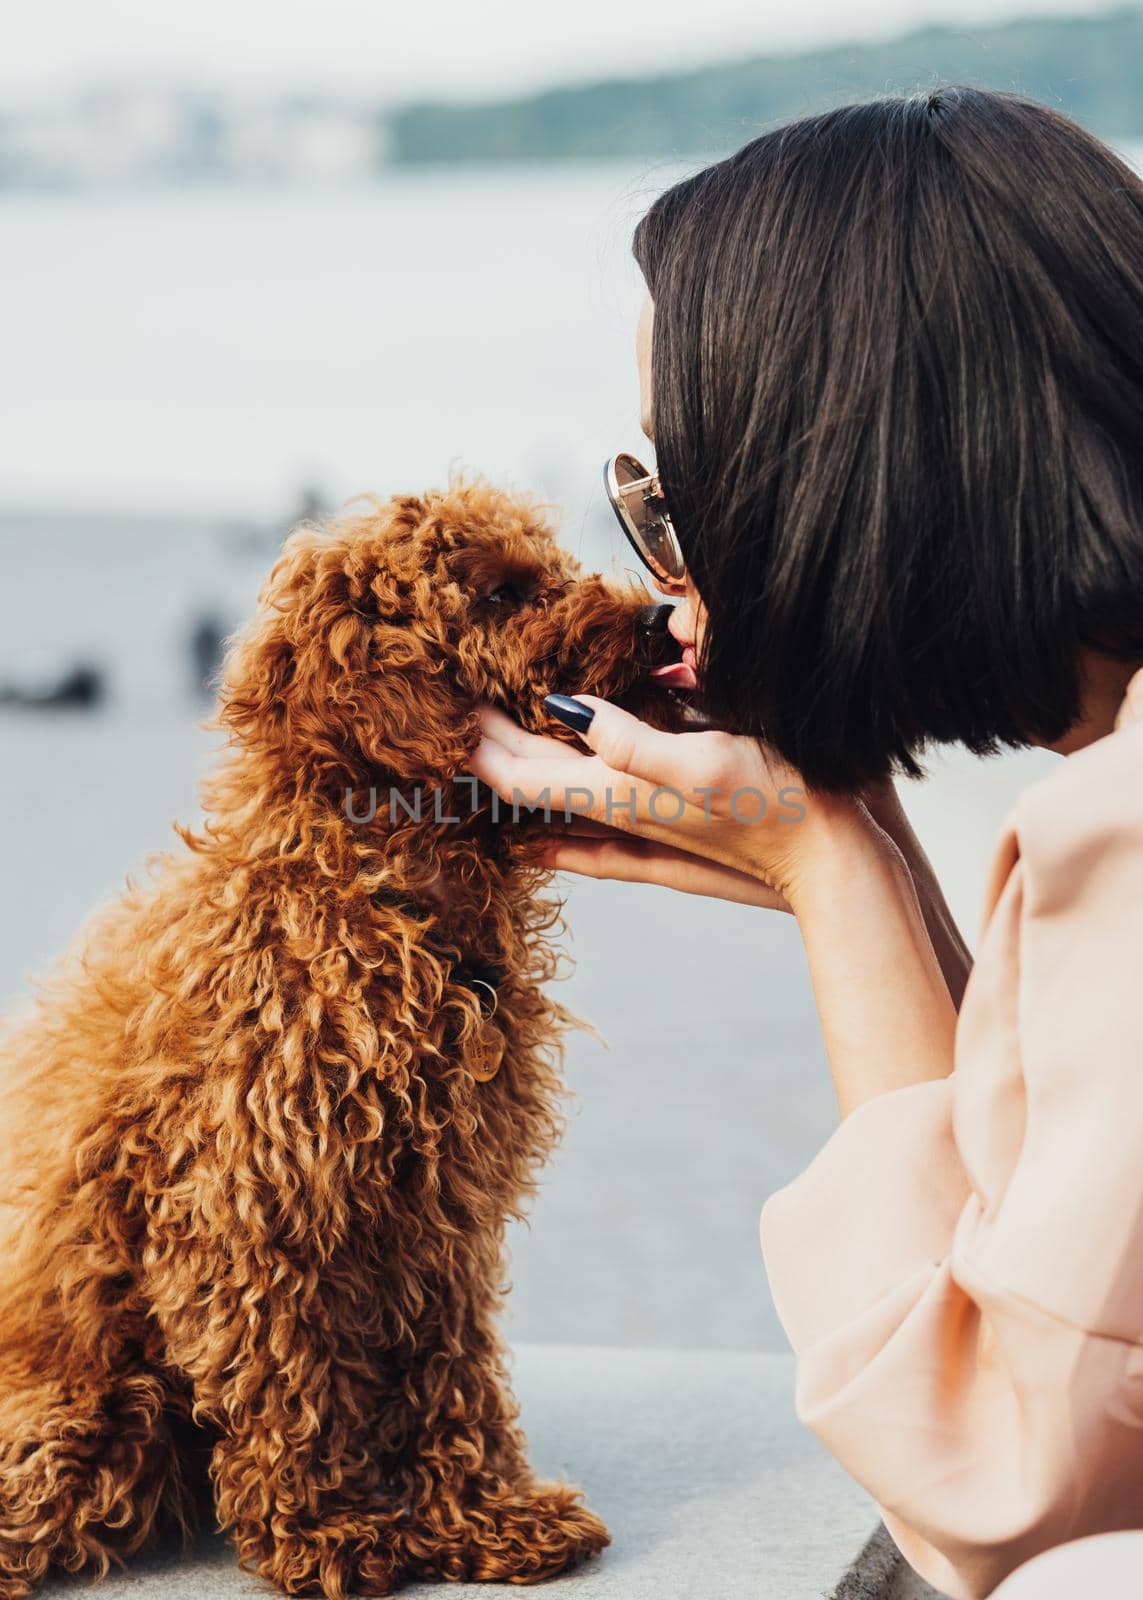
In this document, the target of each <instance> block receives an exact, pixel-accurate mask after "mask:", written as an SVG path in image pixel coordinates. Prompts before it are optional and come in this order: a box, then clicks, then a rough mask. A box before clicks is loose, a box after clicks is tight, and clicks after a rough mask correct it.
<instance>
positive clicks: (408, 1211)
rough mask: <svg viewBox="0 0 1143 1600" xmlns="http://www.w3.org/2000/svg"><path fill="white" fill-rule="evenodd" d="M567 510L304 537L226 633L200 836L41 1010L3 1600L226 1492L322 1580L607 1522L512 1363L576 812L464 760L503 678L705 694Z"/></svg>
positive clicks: (439, 494)
mask: <svg viewBox="0 0 1143 1600" xmlns="http://www.w3.org/2000/svg"><path fill="white" fill-rule="evenodd" d="M541 511H542V508H541V507H540V506H539V505H538V503H536V502H533V501H531V500H528V499H525V498H522V497H511V496H507V495H505V494H502V493H499V492H498V491H496V490H494V489H493V488H491V487H490V486H488V485H487V484H485V483H483V482H481V481H477V482H475V483H473V482H457V481H456V480H455V479H454V480H453V482H451V483H450V486H449V488H448V489H447V490H444V491H435V492H431V493H428V494H426V495H424V496H423V497H414V496H405V497H400V498H396V499H394V500H392V501H389V502H387V503H384V504H379V505H377V506H376V507H374V508H373V509H371V510H370V511H369V513H368V514H364V515H359V516H353V517H346V518H344V519H341V520H339V521H336V522H334V523H332V524H331V525H329V526H328V527H326V528H324V529H316V528H305V529H302V530H299V531H298V532H297V533H295V534H294V536H293V537H292V538H291V539H290V541H289V542H288V544H287V545H286V547H285V550H284V552H283V554H282V557H281V559H280V560H279V561H278V563H277V565H276V566H275V568H274V571H273V573H272V574H271V576H270V579H269V581H268V584H267V586H266V588H265V589H264V591H263V595H262V599H261V604H260V607H259V610H258V612H257V614H256V616H255V618H254V620H253V622H252V623H251V625H250V627H249V628H248V629H247V631H246V632H245V633H244V634H243V635H242V636H240V637H239V638H238V640H237V641H236V643H235V645H234V647H233V649H232V651H231V653H230V655H229V656H228V659H227V664H226V668H225V671H224V679H223V686H222V694H221V701H220V709H219V719H220V724H221V726H222V727H223V728H224V729H225V730H226V731H227V732H228V734H229V744H228V749H227V752H226V753H225V755H224V757H223V760H222V762H221V764H220V766H219V768H218V769H217V771H216V772H215V773H214V775H213V776H212V778H211V779H210V780H209V781H208V783H207V785H206V788H205V790H204V799H205V803H206V804H205V809H206V821H205V823H204V825H203V827H202V829H201V831H199V832H192V831H191V830H189V829H184V828H179V829H178V832H179V833H180V836H181V838H182V840H183V843H184V844H185V846H186V848H182V847H181V846H180V847H179V848H178V849H177V850H174V851H172V852H171V853H169V854H164V855H162V856H159V857H158V858H156V859H155V860H154V861H153V862H152V863H151V872H150V875H149V877H148V879H147V881H146V882H145V883H144V884H143V885H137V884H131V883H129V884H128V888H127V890H126V892H125V893H124V894H123V896H122V898H121V899H119V900H118V901H117V902H116V903H115V904H113V905H111V906H110V907H108V908H107V909H104V910H102V911H100V912H98V913H97V914H96V915H95V916H93V917H92V918H91V919H90V921H89V922H88V923H87V924H86V925H85V927H84V928H83V929H82V930H81V932H80V934H79V936H78V937H77V939H76V941H75V943H74V944H73V945H72V947H71V949H70V950H69V952H68V954H67V955H66V956H65V958H64V959H63V961H62V962H61V963H60V964H59V966H58V967H57V968H56V969H55V971H54V972H53V973H52V974H51V975H50V976H49V977H48V978H47V979H46V980H45V981H43V982H42V983H41V984H39V985H38V991H37V996H36V999H35V1001H34V1003H33V1005H32V1006H31V1007H30V1009H29V1010H28V1011H27V1012H25V1013H24V1014H23V1015H22V1016H20V1017H18V1018H15V1019H13V1020H12V1021H11V1022H10V1023H9V1025H8V1026H7V1028H6V1030H5V1033H4V1036H3V1041H2V1046H3V1048H2V1056H3V1068H4V1080H5V1081H4V1091H3V1098H2V1101H0V1163H2V1169H3V1170H2V1179H3V1181H2V1185H0V1199H2V1200H3V1201H4V1203H5V1207H4V1209H5V1212H6V1220H5V1228H4V1233H5V1239H4V1244H3V1255H2V1262H0V1596H3V1597H5V1600H16V1597H20V1596H24V1595H26V1594H27V1593H28V1592H29V1591H30V1589H31V1587H32V1585H33V1584H34V1582H35V1581H37V1580H39V1579H41V1578H42V1577H43V1576H44V1574H45V1573H46V1572H47V1571H48V1570H49V1568H53V1567H57V1568H63V1569H66V1570H67V1571H69V1572H74V1571H77V1570H79V1569H80V1568H82V1567H85V1566H88V1565H90V1566H93V1567H94V1568H96V1569H98V1570H100V1571H106V1570H107V1568H108V1566H109V1564H110V1562H111V1561H113V1560H118V1559H120V1558H122V1557H124V1556H126V1555H129V1554H130V1553H131V1552H133V1551H136V1550H138V1549H139V1548H140V1547H141V1546H143V1544H144V1543H145V1542H146V1541H147V1540H148V1539H149V1538H150V1537H151V1536H152V1535H154V1534H157V1533H158V1532H159V1531H160V1530H162V1529H171V1528H172V1527H173V1528H181V1529H183V1530H189V1529H190V1528H192V1527H194V1526H195V1525H196V1521H197V1519H198V1516H199V1514H200V1513H201V1512H203V1511H204V1510H206V1508H207V1507H208V1506H209V1503H210V1499H211V1498H212V1500H213V1508H214V1512H215V1515H216V1517H217V1521H218V1523H219V1524H220V1525H221V1526H222V1527H223V1528H225V1529H229V1530H230V1531H231V1533H232V1535H233V1539H234V1542H235V1544H236V1547H237V1551H238V1557H239V1560H240V1562H241V1564H242V1565H243V1566H244V1567H246V1568H247V1569H249V1570H250V1571H253V1572H256V1573H260V1574H262V1575H263V1576H264V1577H266V1578H269V1579H271V1580H272V1581H273V1582H274V1583H276V1584H277V1585H278V1586H279V1587H280V1588H281V1589H283V1590H285V1591H286V1592H287V1593H289V1594H305V1593H320V1592H324V1593H325V1594H326V1595H328V1596H332V1597H340V1596H342V1595H344V1594H346V1593H351V1592H358V1593H371V1594H384V1593H388V1592H390V1591H391V1590H392V1589H393V1588H395V1587H397V1586H398V1585H399V1584H400V1583H401V1581H402V1580H403V1579H405V1578H445V1579H461V1578H469V1579H499V1580H504V1581H512V1582H528V1581H531V1580H535V1579H539V1578H543V1577H546V1576H548V1575H550V1574H552V1573H555V1572H557V1571H559V1570H560V1569H561V1568H564V1567H566V1566H568V1565H569V1564H570V1563H572V1562H574V1561H576V1560H577V1559H578V1558H580V1557H583V1556H587V1555H589V1554H592V1553H594V1552H597V1551H599V1550H600V1549H602V1547H603V1546H604V1545H606V1544H607V1542H608V1534H607V1531H606V1529H605V1528H604V1526H603V1524H602V1523H601V1522H600V1521H599V1519H598V1518H597V1517H595V1516H594V1515H593V1514H592V1513H591V1512H590V1511H588V1510H587V1509H586V1508H585V1507H584V1506H583V1504H582V1503H581V1497H580V1495H579V1493H578V1492H577V1491H575V1490H573V1489H571V1488H569V1487H566V1486H564V1485H562V1484H545V1483H540V1482H537V1481H536V1479H535V1477H534V1476H533V1473H532V1471H531V1469H530V1467H529V1465H528V1460H527V1456H526V1453H525V1451H526V1447H525V1441H524V1439H523V1436H522V1434H521V1433H520V1431H519V1429H518V1427H517V1425H516V1414H517V1412H516V1405H515V1402H514V1400H513V1397H512V1394H511V1391H510V1389H509V1387H508V1383H507V1380H506V1376H505V1367H504V1355H503V1349H502V1346H501V1343H500V1340H499V1337H498V1333H497V1327H496V1312H497V1307H498V1304H499V1303H500V1301H501V1299H502V1296H503V1293H504V1273H505V1266H504V1260H503V1234H504V1228H505V1223H506V1220H507V1219H508V1218H509V1217H514V1216H518V1215H519V1214H520V1211H521V1207H522V1204H523V1202H524V1201H525V1200H526V1198H527V1197H528V1196H529V1194H530V1193H531V1192H532V1190H533V1188H534V1183H535V1175H536V1172H537V1169H538V1167H539V1165H540V1163H541V1162H542V1161H543V1159H544V1158H545V1156H546V1155H547V1154H548V1153H549V1152H550V1150H551V1149H552V1147H553V1144H554V1143H555V1141H556V1139H557V1137H558V1134H559V1131H560V1122H561V1118H560V1096H561V1094H562V1085H561V1080H560V1077H559V1074H558V1071H557V1065H558V1059H559V1035H560V1031H561V1028H562V1027H563V1026H565V1025H566V1024H568V1023H569V1022H570V1021H572V1020H573V1019H572V1018H571V1016H570V1014H569V1013H568V1012H566V1011H565V1010H564V1009H563V1008H562V1007H561V1006H559V1005H558V1004H557V1003H555V1002H553V1001H552V1000H550V999H549V998H548V997H547V996H546V995H545V994H544V993H543V991H542V988H541V984H542V983H543V982H544V981H545V980H546V979H548V978H549V977H551V976H552V975H553V973H554V971H555V969H556V966H557V960H558V956H557V950H556V946H555V944H554V942H553V930H554V929H555V928H557V927H558V912H559V904H558V902H553V901H551V900H548V899H545V898H543V897H542V896H541V894H540V893H539V891H540V890H541V888H542V887H543V883H544V881H545V874H544V873H543V872H542V871H541V869H540V868H539V867H538V866H537V865H535V864H534V857H535V851H534V849H532V847H531V841H532V840H534V839H535V837H536V836H537V833H538V831H539V829H540V827H541V824H540V823H538V822H533V823H532V825H531V828H530V829H529V828H527V827H514V826H511V825H510V823H509V819H508V818H507V817H504V816H502V817H500V819H499V821H497V820H496V819H495V818H494V817H493V815H492V805H491V797H490V796H489V795H488V793H487V791H483V792H482V793H481V794H480V795H479V796H476V797H475V798H474V793H473V781H472V780H471V779H468V780H465V779H464V777H463V774H464V772H465V770H466V763H467V760H468V758H469V756H470V754H471V751H472V749H473V747H474V745H475V742H476V739H477V710H478V706H479V704H480V703H481V702H482V701H491V702H494V703H498V704H500V705H502V706H505V707H507V708H509V709H510V710H511V711H512V712H513V714H514V715H515V716H517V717H518V718H519V719H520V720H521V721H522V722H523V723H524V725H525V726H527V727H531V728H533V729H537V730H539V729H541V728H542V729H544V730H546V731H553V730H554V725H553V724H552V723H551V721H550V720H549V719H548V718H547V716H546V714H545V713H544V710H543V707H542V704H541V701H542V697H543V696H544V694H546V693H548V692H550V691H553V690H555V691H565V692H570V691H574V690H579V689H582V690H584V691H587V692H594V693H596V694H600V695H605V696H610V697H613V698H624V697H625V696H626V699H625V703H627V704H633V705H634V706H635V707H636V709H639V710H640V711H641V712H642V713H643V714H649V715H652V716H656V717H661V718H662V720H664V721H669V720H670V717H669V715H668V714H667V713H665V712H664V709H663V707H664V702H665V700H666V699H667V698H668V697H667V696H665V695H664V692H663V691H662V690H661V689H659V688H658V687H657V686H656V685H655V684H653V683H650V684H649V683H648V682H647V674H648V671H649V669H650V668H651V667H652V666H653V665H655V664H656V663H660V662H663V661H664V660H665V659H666V657H667V656H668V655H669V654H671V653H672V652H673V650H674V647H673V644H672V642H671V641H670V639H669V636H668V635H667V634H666V632H665V631H664V630H663V628H662V626H661V624H662V621H663V620H664V617H665V608H659V607H651V608H648V607H647V598H648V597H647V596H646V594H643V593H640V592H638V591H636V590H635V589H628V590H622V589H619V588H617V587H614V586H612V585H610V584H608V583H607V582H605V581H604V580H603V579H602V578H598V577H583V576H581V575H580V574H579V572H578V570H577V568H576V565H575V563H574V562H573V561H572V560H571V558H570V557H569V556H568V555H567V554H565V553H564V552H562V551H561V550H560V549H559V548H558V547H557V545H556V544H555V542H554V539H553V537H552V535H551V533H550V531H549V529H548V528H547V526H546V525H545V522H544V520H543V517H542V514H541ZM656 697H658V698H657V699H656ZM656 705H657V706H658V711H656V710H655V706H656ZM568 737H570V735H568ZM371 790H372V791H374V795H373V799H374V800H375V801H376V804H375V805H373V804H372V803H371V802H370V800H369V798H368V797H369V792H370V791H371ZM418 807H419V811H418ZM504 809H505V810H506V809H507V808H504ZM450 818H455V819H456V820H455V821H452V820H449V819H450ZM530 851H531V856H532V859H531V860H530ZM207 1469H208V1470H207ZM208 1497H209V1498H208Z"/></svg>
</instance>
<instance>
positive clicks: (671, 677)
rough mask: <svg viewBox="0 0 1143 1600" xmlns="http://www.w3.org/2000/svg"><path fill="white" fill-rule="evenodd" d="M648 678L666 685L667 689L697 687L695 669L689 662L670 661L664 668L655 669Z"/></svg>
mask: <svg viewBox="0 0 1143 1600" xmlns="http://www.w3.org/2000/svg"><path fill="white" fill-rule="evenodd" d="M650 676H651V677H652V678H655V679H656V680H657V681H658V682H659V683H663V684H666V686H667V688H668V689H695V688H697V687H698V679H697V678H696V677H695V669H694V668H693V667H692V666H691V664H690V662H689V661H672V662H670V663H669V664H668V665H667V666H665V667H656V668H655V670H654V671H653V672H652V673H651V674H650Z"/></svg>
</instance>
